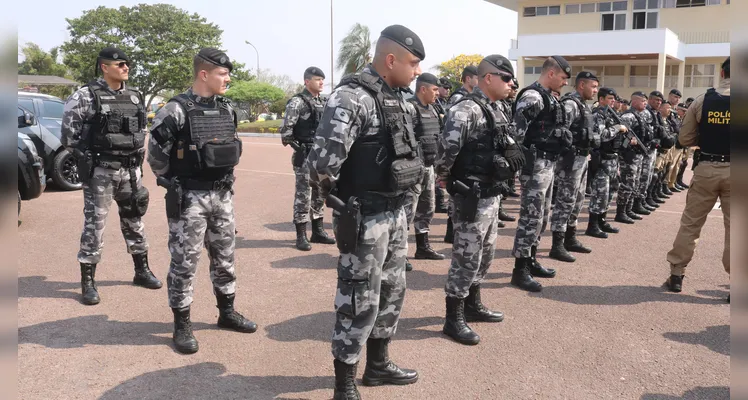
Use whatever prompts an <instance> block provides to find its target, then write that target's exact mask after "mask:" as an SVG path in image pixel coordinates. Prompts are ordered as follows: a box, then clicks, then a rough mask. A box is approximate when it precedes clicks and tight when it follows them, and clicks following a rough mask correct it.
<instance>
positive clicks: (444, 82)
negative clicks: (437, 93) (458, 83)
mask: <svg viewBox="0 0 748 400" xmlns="http://www.w3.org/2000/svg"><path fill="white" fill-rule="evenodd" d="M438 85H439V87H443V88H444V89H447V90H449V89H452V83H451V82H450V81H449V79H447V78H439V84H438Z"/></svg>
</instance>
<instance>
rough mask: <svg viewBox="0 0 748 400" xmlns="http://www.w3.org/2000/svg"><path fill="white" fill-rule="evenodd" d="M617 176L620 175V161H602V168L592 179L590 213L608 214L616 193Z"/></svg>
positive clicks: (615, 159) (614, 159)
mask: <svg viewBox="0 0 748 400" xmlns="http://www.w3.org/2000/svg"><path fill="white" fill-rule="evenodd" d="M616 175H618V159H617V158H613V159H611V160H606V159H605V158H603V159H602V160H600V167H599V168H598V169H597V173H596V174H595V177H594V178H593V179H592V196H590V205H589V208H590V212H591V213H593V214H604V213H606V212H608V207H610V202H611V201H613V194H614V193H615V192H616V188H615V187H614V185H615V184H616Z"/></svg>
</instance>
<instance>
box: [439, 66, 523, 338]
mask: <svg viewBox="0 0 748 400" xmlns="http://www.w3.org/2000/svg"><path fill="white" fill-rule="evenodd" d="M478 72H479V77H480V78H479V80H478V85H477V87H476V88H475V89H474V90H473V92H472V93H471V94H469V95H467V96H466V97H464V98H463V99H462V100H461V101H459V102H457V103H455V104H454V105H452V107H451V108H450V109H449V115H448V116H447V121H446V125H445V127H444V133H443V139H442V141H441V142H440V143H441V145H442V146H443V148H442V149H441V150H440V152H439V154H440V155H441V158H440V160H439V162H438V164H437V166H438V173H439V177H440V178H441V181H443V182H449V187H450V194H452V195H453V197H452V198H453V201H454V207H455V208H454V210H453V214H452V218H453V221H454V245H453V246H452V249H453V250H452V264H451V267H450V269H449V274H448V275H447V283H446V285H445V288H444V291H445V293H446V321H445V323H444V328H443V329H442V331H443V332H444V334H446V335H447V336H449V337H451V338H452V339H454V340H455V341H457V342H459V343H462V344H466V345H476V344H478V342H479V341H480V337H479V336H478V334H477V333H475V331H473V330H472V329H471V328H470V326H468V325H467V321H480V322H501V321H503V320H504V314H503V313H501V312H496V311H491V310H489V309H488V308H486V307H485V306H484V305H483V303H482V302H481V288H480V285H481V282H482V281H483V278H484V277H485V276H486V273H487V272H488V268H489V267H490V266H491V262H492V261H493V257H494V247H495V245H496V236H497V222H498V209H499V194H500V193H501V184H502V182H503V181H505V180H506V179H507V178H508V177H510V176H511V175H512V174H513V173H514V172H516V171H518V170H519V169H520V168H522V165H523V163H524V154H523V152H522V149H521V148H520V147H519V146H518V145H517V144H516V143H515V142H514V140H513V139H512V138H511V128H512V127H513V125H512V124H511V122H510V120H509V119H508V118H507V115H506V114H505V113H504V112H503V111H502V108H501V106H500V104H498V102H499V101H500V100H503V99H506V97H507V96H508V95H509V92H510V90H511V82H512V78H513V77H514V68H512V64H511V63H510V62H509V60H508V59H507V58H506V57H504V56H501V55H490V56H488V57H486V58H484V59H483V60H482V61H481V63H480V64H479V65H478Z"/></svg>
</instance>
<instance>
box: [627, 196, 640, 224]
mask: <svg viewBox="0 0 748 400" xmlns="http://www.w3.org/2000/svg"><path fill="white" fill-rule="evenodd" d="M635 202H636V200H634V199H629V201H628V203H626V215H628V216H629V218H631V219H633V220H634V221H638V220H640V219H642V217H640V216H639V214H637V213H635V212H634V203H635Z"/></svg>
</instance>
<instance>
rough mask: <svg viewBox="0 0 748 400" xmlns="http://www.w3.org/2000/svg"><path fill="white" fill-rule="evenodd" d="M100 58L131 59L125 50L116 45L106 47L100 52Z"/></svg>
mask: <svg viewBox="0 0 748 400" xmlns="http://www.w3.org/2000/svg"><path fill="white" fill-rule="evenodd" d="M99 60H113V61H130V59H129V58H127V55H126V54H125V52H124V51H122V50H120V49H118V48H116V47H106V48H104V49H101V51H100V52H99Z"/></svg>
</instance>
